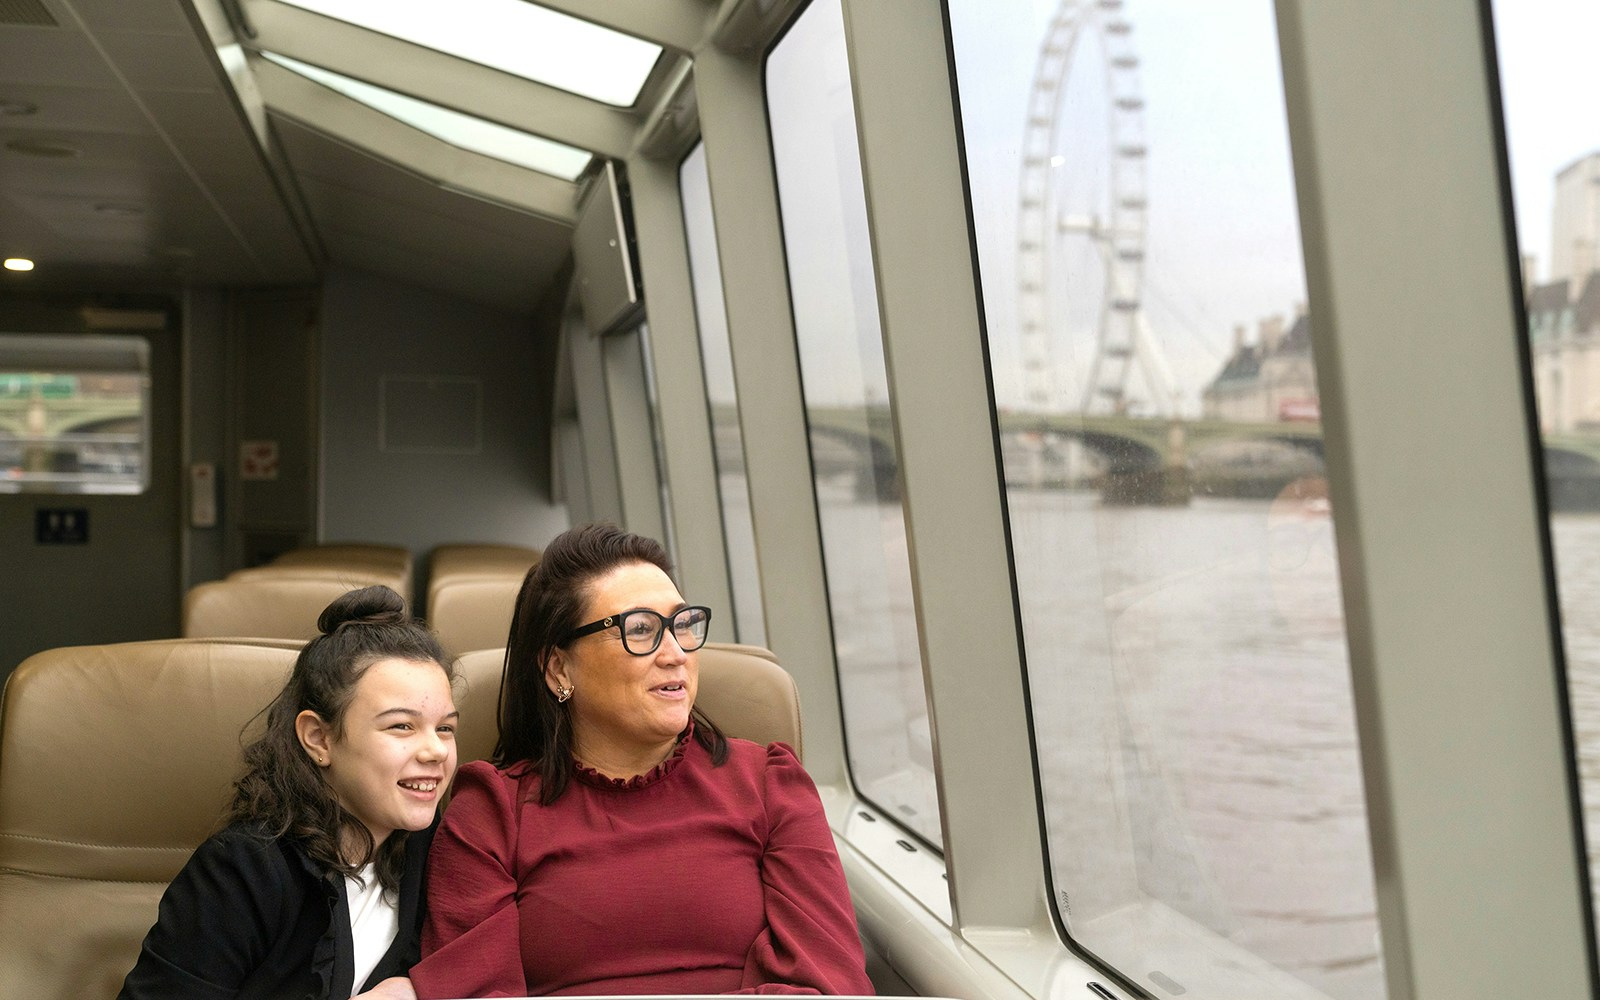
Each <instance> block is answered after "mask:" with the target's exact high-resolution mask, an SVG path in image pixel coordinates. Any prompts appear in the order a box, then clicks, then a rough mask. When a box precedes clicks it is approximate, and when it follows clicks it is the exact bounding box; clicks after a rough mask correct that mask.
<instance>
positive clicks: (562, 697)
mask: <svg viewBox="0 0 1600 1000" xmlns="http://www.w3.org/2000/svg"><path fill="white" fill-rule="evenodd" d="M571 697H572V689H571V688H569V687H563V688H561V689H560V690H558V691H557V692H556V701H559V702H565V701H566V700H567V699H568V698H571Z"/></svg>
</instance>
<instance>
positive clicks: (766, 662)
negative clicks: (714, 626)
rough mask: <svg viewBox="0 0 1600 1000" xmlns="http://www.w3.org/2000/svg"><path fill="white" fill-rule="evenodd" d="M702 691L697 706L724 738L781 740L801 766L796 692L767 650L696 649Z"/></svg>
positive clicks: (722, 645)
mask: <svg viewBox="0 0 1600 1000" xmlns="http://www.w3.org/2000/svg"><path fill="white" fill-rule="evenodd" d="M699 655H700V691H699V693H698V694H697V695H696V696H695V707H696V708H698V709H700V711H702V712H704V713H705V716H706V718H708V719H710V720H711V721H712V722H715V723H716V724H717V728H718V729H721V730H722V731H723V732H724V733H725V734H727V735H728V736H734V737H738V738H739V739H742V740H749V741H751V742H752V743H760V744H762V745H763V746H764V745H766V744H768V743H777V742H783V743H787V744H789V746H791V747H792V748H794V755H795V756H796V757H798V758H799V759H800V760H801V761H802V762H803V761H804V760H805V759H806V758H805V745H804V741H803V739H802V734H801V731H800V689H799V687H798V686H796V684H795V682H794V678H793V677H791V676H789V672H788V671H787V670H785V669H783V667H781V666H779V665H778V658H777V657H776V656H774V655H772V652H771V650H767V649H763V648H762V647H760V646H745V645H740V644H738V643H732V642H708V643H706V644H705V645H704V646H702V647H700V654H699Z"/></svg>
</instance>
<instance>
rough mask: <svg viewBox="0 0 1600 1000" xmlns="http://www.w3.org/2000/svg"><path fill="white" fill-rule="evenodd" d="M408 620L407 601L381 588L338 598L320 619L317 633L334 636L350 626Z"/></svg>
mask: <svg viewBox="0 0 1600 1000" xmlns="http://www.w3.org/2000/svg"><path fill="white" fill-rule="evenodd" d="M408 618H409V616H408V615H407V614H406V602H405V598H403V597H401V596H400V595H399V594H397V593H395V592H394V591H393V590H392V589H390V588H388V587H385V586H382V585H381V584H380V585H378V586H373V587H363V588H361V589H360V590H352V591H350V592H349V593H348V594H343V595H341V596H340V597H338V598H335V599H334V602H333V603H332V604H330V605H328V606H327V607H326V608H325V609H323V612H322V614H321V616H319V617H318V618H317V631H319V632H321V633H322V634H323V635H332V634H333V633H335V632H337V631H338V630H339V629H341V628H343V627H344V626H346V625H394V624H398V623H400V622H403V621H406V620H407V619H408Z"/></svg>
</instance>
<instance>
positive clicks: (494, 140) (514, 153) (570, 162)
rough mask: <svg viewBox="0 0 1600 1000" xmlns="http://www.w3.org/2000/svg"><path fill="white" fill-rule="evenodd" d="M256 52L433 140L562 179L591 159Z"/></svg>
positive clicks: (573, 174)
mask: <svg viewBox="0 0 1600 1000" xmlns="http://www.w3.org/2000/svg"><path fill="white" fill-rule="evenodd" d="M261 54H262V56H264V57H265V58H267V59H268V60H270V61H272V62H275V63H277V64H278V65H279V66H282V67H283V68H284V69H287V70H290V71H292V72H295V73H299V74H300V75H301V76H303V77H305V78H306V79H308V80H315V81H316V82H318V83H320V84H322V85H323V86H324V87H328V88H330V89H332V90H336V91H338V92H339V93H341V94H343V95H345V96H346V97H348V98H350V99H351V100H354V101H360V102H361V103H362V104H365V105H366V106H367V107H369V108H372V109H373V110H374V111H381V112H383V113H384V114H386V115H388V116H389V117H391V118H397V119H399V120H400V121H403V122H405V123H406V124H407V125H410V126H411V127H412V128H415V129H420V130H422V131H423V132H426V133H428V134H429V135H431V136H433V137H434V138H436V139H441V140H443V141H445V142H448V143H450V144H451V145H453V146H460V147H461V148H462V149H465V150H469V151H471V152H474V153H482V154H483V155H484V156H492V157H494V158H495V159H497V160H504V161H505V162H507V163H512V164H515V165H517V166H519V167H527V168H528V169H529V170H538V171H540V172H541V173H546V174H553V175H555V176H556V177H560V178H561V179H562V180H568V181H571V180H577V178H578V175H580V174H582V173H583V172H584V170H586V169H587V168H588V166H589V161H590V160H592V159H594V157H593V155H592V154H591V153H589V152H588V151H587V150H583V149H577V148H575V147H572V146H568V145H565V144H563V143H559V142H554V141H552V140H550V139H544V138H540V137H539V136H536V135H530V134H528V133H527V132H522V131H519V130H517V129H514V128H507V127H506V126H504V125H498V124H496V123H494V122H491V121H486V120H484V119H482V118H478V117H475V116H473V115H464V114H462V113H461V112H459V111H452V110H451V109H449V108H444V107H440V106H439V105H437V104H430V103H428V102H427V101H419V100H417V99H416V98H415V97H407V96H406V95H405V94H397V93H395V92H394V91H392V90H385V89H384V88H382V87H375V86H373V85H372V84H370V83H365V82H363V81H361V80H355V79H351V78H350V77H348V76H344V75H343V74H340V73H335V72H333V71H331V70H326V69H323V68H321V67H320V66H312V65H310V64H308V63H303V62H301V61H300V60H298V59H290V58H289V57H288V56H281V55H278V54H277V53H276V52H266V51H263V52H262V53H261Z"/></svg>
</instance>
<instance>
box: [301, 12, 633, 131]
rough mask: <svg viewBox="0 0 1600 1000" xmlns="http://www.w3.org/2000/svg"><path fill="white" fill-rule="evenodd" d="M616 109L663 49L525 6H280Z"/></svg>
mask: <svg viewBox="0 0 1600 1000" xmlns="http://www.w3.org/2000/svg"><path fill="white" fill-rule="evenodd" d="M282 2H284V3H288V4H292V5H293V6H296V7H301V8H304V9H305V10H309V11H312V12H314V13H317V14H323V15H326V16H327V17H332V18H336V19H338V20H340V21H346V22H348V23H350V24H355V25H359V26H360V27H363V28H369V29H371V30H373V31H376V32H379V33H381V34H385V35H390V36H392V37H394V38H398V39H401V40H402V41H407V42H411V43H413V44H416V45H421V46H423V47H425V48H430V49H434V50H436V51H439V52H444V53H446V54H448V55H452V56H458V57H460V58H462V59H466V60H468V61H469V62H475V63H481V64H482V65H485V66H488V67H490V68H492V69H498V70H504V71H505V72H507V73H511V74H513V75H514V76H520V77H522V78H523V79H526V80H533V81H536V82H538V83H544V84H548V85H550V86H552V87H559V88H560V89H562V90H566V91H570V92H572V93H574V94H580V95H582V96H584V97H590V98H593V99H594V100H597V101H602V102H604V103H606V104H611V105H614V106H616V107H621V108H627V107H632V106H633V104H634V102H635V101H637V100H638V98H639V90H640V88H642V87H643V86H644V82H645V80H646V78H648V77H649V75H650V70H651V69H652V68H653V67H654V66H655V64H656V60H657V59H658V58H660V56H661V46H659V45H656V44H654V43H652V42H647V41H644V40H643V39H639V38H634V37H633V36H632V35H625V34H622V33H621V32H619V31H612V30H611V29H610V28H603V27H601V26H599V25H597V24H591V23H590V22H588V21H584V20H581V19H579V18H576V17H571V16H569V15H567V14H561V13H558V12H556V11H553V10H550V9H548V8H545V7H541V6H539V5H538V4H535V3H528V2H525V0H451V2H450V3H448V4H432V3H419V2H417V0H410V2H406V3H397V2H395V0H282Z"/></svg>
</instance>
